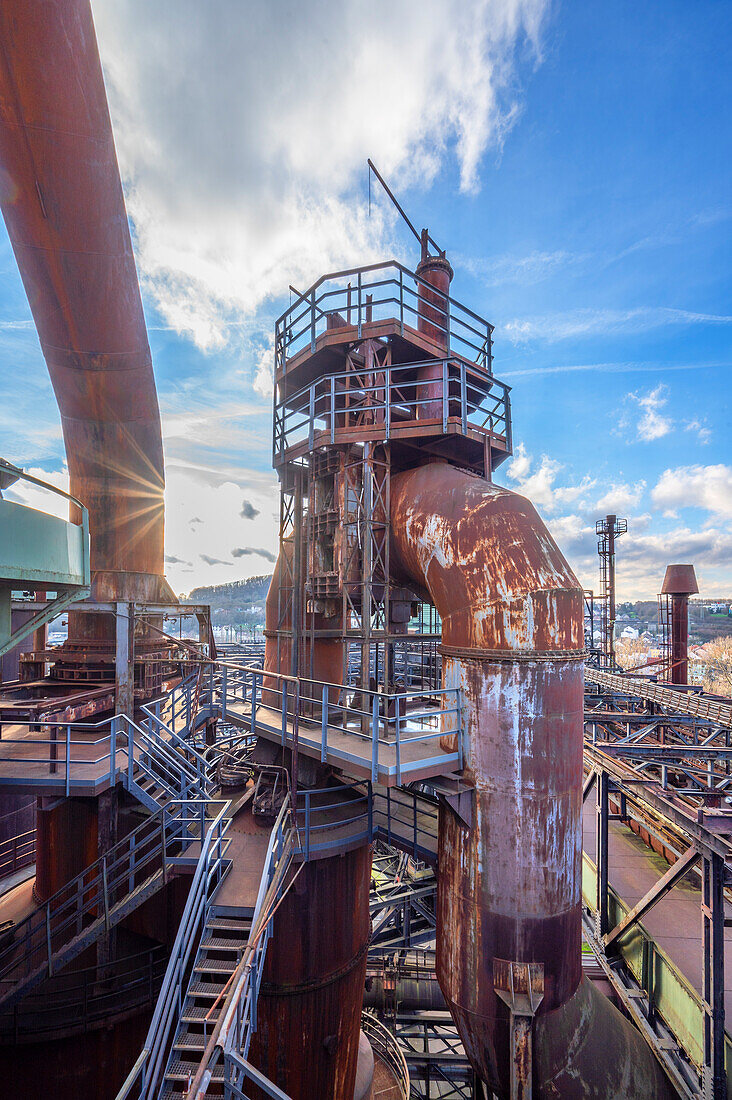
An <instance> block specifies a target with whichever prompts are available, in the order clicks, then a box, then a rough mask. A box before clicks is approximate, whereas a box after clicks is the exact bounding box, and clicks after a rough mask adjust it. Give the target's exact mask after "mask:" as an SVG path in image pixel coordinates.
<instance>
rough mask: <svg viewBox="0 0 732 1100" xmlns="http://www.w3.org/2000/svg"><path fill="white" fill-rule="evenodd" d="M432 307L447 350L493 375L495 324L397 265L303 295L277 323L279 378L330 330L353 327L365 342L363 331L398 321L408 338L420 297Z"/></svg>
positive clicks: (339, 277)
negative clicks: (294, 359) (290, 362)
mask: <svg viewBox="0 0 732 1100" xmlns="http://www.w3.org/2000/svg"><path fill="white" fill-rule="evenodd" d="M422 296H424V297H425V299H426V300H427V302H428V306H427V310H426V311H425V312H428V316H429V324H430V327H431V329H432V330H433V331H434V332H437V333H438V334H439V335H438V341H437V342H439V343H441V344H444V346H445V347H446V348H448V350H449V349H452V348H454V349H455V350H456V351H457V352H458V354H460V355H462V356H464V357H465V358H467V359H469V360H471V361H472V362H474V363H477V364H478V365H479V366H482V367H483V368H485V369H486V370H487V371H488V373H489V374H490V371H491V362H492V349H491V342H492V334H493V325H491V324H490V323H489V322H488V321H486V320H484V319H483V318H482V317H479V316H478V314H477V313H473V311H472V310H471V309H468V308H467V306H464V305H462V303H461V302H458V301H457V300H456V299H455V298H451V297H450V296H449V295H448V294H442V293H441V292H440V291H438V290H436V289H435V287H433V286H431V285H430V284H429V283H428V282H426V281H425V280H424V279H422V278H421V277H420V276H419V275H416V274H415V273H414V272H413V271H410V270H409V268H406V267H404V266H403V265H402V264H400V263H399V262H398V261H397V260H388V261H386V262H385V263H378V264H369V265H367V266H365V267H354V268H350V269H348V270H346V271H336V272H331V273H329V274H327V275H323V276H321V278H320V279H318V281H317V282H316V283H313V285H312V286H311V287H310V288H309V289H308V290H307V291H305V293H304V294H301V295H299V297H298V298H296V300H295V301H294V302H293V304H292V305H291V306H290V307H289V309H286V310H285V312H284V313H283V314H282V316H281V317H279V318H278V320H277V322H276V324H275V377H276V378H279V377H280V375H281V372H282V371H283V369H284V365H285V360H286V359H288V358H291V357H292V356H293V355H296V354H297V352H299V351H302V349H303V348H308V347H309V348H310V350H311V351H314V350H315V343H316V340H317V339H318V337H319V336H321V335H322V334H323V333H324V332H325V331H326V330H328V329H334V328H337V327H340V326H341V325H343V324H345V325H349V326H353V327H354V328H356V330H357V338H358V339H361V335H362V329H363V326H364V325H366V324H370V323H372V322H374V321H387V320H393V321H394V322H395V323H396V324H397V325H398V327H399V331H400V333H401V334H402V335H403V334H404V332H405V327H407V328H412V329H417V327H418V322H419V316H420V298H421V297H422Z"/></svg>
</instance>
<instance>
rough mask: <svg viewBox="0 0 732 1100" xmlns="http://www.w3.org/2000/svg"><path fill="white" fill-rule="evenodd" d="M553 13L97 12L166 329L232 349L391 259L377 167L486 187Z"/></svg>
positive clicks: (124, 156)
mask: <svg viewBox="0 0 732 1100" xmlns="http://www.w3.org/2000/svg"><path fill="white" fill-rule="evenodd" d="M548 6H549V0H463V2H461V0H404V2H402V3H399V4H392V3H387V2H385V0H376V2H375V3H374V4H371V5H365V4H363V3H361V2H360V0H344V2H343V3H340V4H333V3H332V2H329V0H314V3H311V4H309V5H307V6H297V5H295V6H292V5H286V4H285V3H284V0H277V2H273V3H269V4H266V3H254V4H243V3H241V2H237V0H208V2H207V3H205V4H202V3H200V2H197V0H157V2H156V3H155V4H150V3H149V2H148V0H95V5H94V11H95V19H96V24H97V30H98V35H99V40H100V47H101V54H102V58H103V62H104V66H105V74H106V78H107V84H108V89H109V96H110V103H111V109H112V116H113V120H114V126H115V136H116V142H117V149H118V154H119V160H120V165H121V169H122V173H123V177H124V180H125V184H126V193H127V200H128V210H129V212H130V215H131V218H132V221H133V224H134V229H135V236H136V255H137V259H138V264H139V267H140V272H141V277H142V282H143V286H144V287H145V289H146V290H147V293H148V294H149V295H150V296H151V298H152V300H154V301H155V303H156V304H157V306H158V308H159V309H160V311H161V313H162V315H163V317H164V318H165V320H166V322H167V323H168V324H170V325H171V326H173V327H174V328H175V329H176V330H177V331H179V332H184V333H187V334H189V335H190V336H191V338H192V339H194V340H195V342H196V343H197V344H198V345H199V346H200V347H202V348H213V347H216V346H220V345H221V344H222V343H224V342H225V341H226V339H227V336H228V334H229V329H228V328H227V326H228V325H229V323H230V322H232V321H241V320H242V319H245V320H246V319H247V318H249V317H251V315H252V312H253V311H254V310H255V309H257V307H259V306H260V305H261V304H262V303H263V302H265V301H266V300H267V299H271V298H272V297H273V296H275V295H280V294H282V292H283V291H284V290H285V288H286V287H287V284H288V283H289V282H290V281H292V282H294V283H295V284H297V285H303V286H305V285H307V284H308V283H309V282H310V281H311V280H312V278H313V277H315V276H317V275H318V274H320V273H322V272H323V271H327V270H329V269H331V268H332V267H334V266H336V267H340V266H343V265H347V264H349V263H351V262H355V261H358V262H364V261H367V260H369V259H373V258H376V256H377V253H379V254H381V253H382V249H383V248H384V244H385V241H386V240H388V238H389V236H390V234H391V232H392V228H391V227H392V226H393V220H392V219H393V214H392V212H391V211H389V212H388V213H386V212H385V211H386V210H387V207H386V205H385V204H384V203H383V202H380V203H378V204H377V205H376V208H375V214H374V217H373V219H372V220H371V221H368V219H367V215H366V206H365V203H364V201H363V196H364V191H365V176H366V173H365V168H366V158H367V156H369V155H371V156H373V158H374V160H375V161H376V163H377V164H378V165H379V167H380V168H381V169H382V170H383V171H384V173H385V174H386V175H387V176H388V178H389V179H390V180H391V181H393V182H394V184H395V185H396V186H397V187H401V188H404V187H406V186H409V185H419V186H424V185H425V184H427V185H428V184H429V183H430V182H431V180H432V179H433V178H434V176H435V174H436V173H437V171H438V169H439V168H440V166H441V164H443V163H444V161H445V160H446V159H447V158H448V157H449V156H453V155H454V156H455V157H456V159H457V162H458V165H459V171H460V183H461V188H462V189H463V190H464V191H467V192H471V191H475V190H476V189H477V187H478V178H479V166H480V161H481V158H482V157H483V155H484V154H485V152H486V150H488V149H489V148H491V147H493V148H499V147H500V145H501V142H502V140H503V138H504V136H505V134H506V132H507V130H508V129H509V128H510V126H511V125H512V124H513V122H514V120H515V118H516V117H517V114H518V102H517V90H516V89H517V80H516V74H517V69H518V65H519V55H520V52H521V51H522V50H523V51H524V52H526V46H527V44H528V47H529V50H530V51H531V52H532V53H533V55H534V57H537V56H538V53H539V48H540V36H541V30H542V22H543V19H544V17H545V14H546V11H547V9H548ZM356 187H358V189H359V193H360V196H361V198H360V199H359V201H356V200H355V198H354V188H356ZM257 379H258V388H259V389H260V391H261V390H263V389H264V388H265V383H264V372H263V369H262V368H261V364H260V369H258V372H257Z"/></svg>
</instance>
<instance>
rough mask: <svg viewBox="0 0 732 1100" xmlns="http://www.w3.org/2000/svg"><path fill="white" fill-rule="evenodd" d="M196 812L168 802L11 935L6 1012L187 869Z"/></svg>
mask: <svg viewBox="0 0 732 1100" xmlns="http://www.w3.org/2000/svg"><path fill="white" fill-rule="evenodd" d="M202 824H203V822H202V818H201V813H200V811H199V809H198V807H196V806H195V805H194V806H191V805H190V804H189V803H173V802H171V803H169V804H168V805H167V806H165V807H163V808H161V809H159V810H158V811H157V813H155V814H153V815H151V816H150V817H149V818H148V819H147V820H146V821H144V822H143V823H142V824H141V825H139V826H138V827H137V828H136V829H134V830H133V831H132V832H131V833H129V834H128V835H127V836H126V837H124V839H123V840H121V841H120V842H119V843H118V844H115V845H114V847H112V848H110V849H109V851H108V852H106V853H105V854H104V855H103V856H101V858H100V859H98V860H96V861H95V862H94V863H92V864H91V865H90V866H89V867H87V868H85V870H83V871H82V872H81V874H79V875H77V876H76V877H75V878H73V879H71V881H70V882H67V883H66V885H65V886H63V887H62V888H61V889H60V890H59V891H57V892H56V893H55V894H54V895H53V896H52V897H51V898H49V899H48V901H46V902H45V903H44V904H43V905H41V906H40V907H39V908H38V909H36V910H35V911H34V912H33V913H32V914H31V915H30V916H29V917H27V918H26V919H25V920H24V921H22V922H20V923H19V924H18V925H16V927H15V928H14V929H13V938H12V941H11V942H10V944H9V945H8V946H7V947H5V949H4V950H3V951H2V952H0V1005H2V1006H3V1007H4V1008H9V1007H10V1006H11V1005H13V1004H15V1003H16V1002H17V1001H18V1000H19V999H20V998H21V997H22V996H24V995H25V994H26V993H28V992H30V990H31V989H33V988H34V987H35V986H37V985H39V984H40V983H41V982H42V981H44V979H46V978H50V977H51V976H52V975H53V974H54V973H56V972H57V971H58V970H60V969H61V968H62V967H64V966H66V964H67V963H69V962H71V960H72V959H75V958H76V957H77V956H78V955H80V954H81V952H82V951H84V950H85V949H86V948H87V947H89V946H90V945H91V944H92V943H94V941H95V940H97V939H98V938H99V937H100V936H102V935H105V934H106V933H107V932H109V931H110V930H111V929H112V928H114V926H115V925H117V924H119V922H120V921H121V920H123V919H124V918H125V917H127V916H129V914H130V913H132V912H134V910H135V909H137V908H139V906H140V905H142V903H143V902H144V901H147V899H148V898H150V897H152V895H153V894H155V893H157V891H158V890H160V889H161V888H162V887H163V886H164V885H165V883H166V882H167V881H168V879H169V877H170V875H171V874H174V873H177V872H178V871H179V870H181V869H182V868H184V867H186V866H187V867H191V866H195V860H196V858H197V857H190V856H188V857H187V856H186V853H187V851H188V849H189V848H190V847H191V845H193V844H194V843H197V842H199V841H200V837H201V829H202Z"/></svg>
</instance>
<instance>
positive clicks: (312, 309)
mask: <svg viewBox="0 0 732 1100" xmlns="http://www.w3.org/2000/svg"><path fill="white" fill-rule="evenodd" d="M310 350H311V351H315V288H314V287H313V289H312V290H311V291H310Z"/></svg>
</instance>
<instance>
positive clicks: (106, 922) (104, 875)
mask: <svg viewBox="0 0 732 1100" xmlns="http://www.w3.org/2000/svg"><path fill="white" fill-rule="evenodd" d="M102 891H103V905H104V931H105V932H109V883H108V882H107V853H106V852H105V853H104V855H103V856H102Z"/></svg>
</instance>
